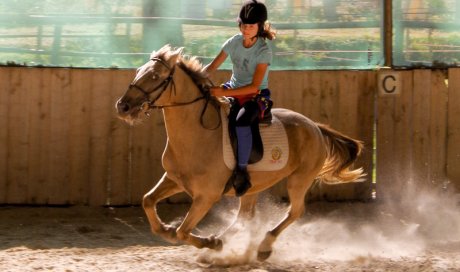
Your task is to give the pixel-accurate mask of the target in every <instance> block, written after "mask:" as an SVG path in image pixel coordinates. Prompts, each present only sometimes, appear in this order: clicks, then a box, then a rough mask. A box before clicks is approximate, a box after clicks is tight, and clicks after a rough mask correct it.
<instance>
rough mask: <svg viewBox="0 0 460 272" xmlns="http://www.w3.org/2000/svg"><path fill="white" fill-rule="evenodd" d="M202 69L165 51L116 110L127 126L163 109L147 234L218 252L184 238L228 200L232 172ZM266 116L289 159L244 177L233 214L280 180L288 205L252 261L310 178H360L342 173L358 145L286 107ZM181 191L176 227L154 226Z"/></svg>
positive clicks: (248, 209) (295, 210)
mask: <svg viewBox="0 0 460 272" xmlns="http://www.w3.org/2000/svg"><path fill="white" fill-rule="evenodd" d="M201 69H202V65H201V63H200V62H199V61H198V60H197V59H196V58H195V57H188V58H187V57H185V56H183V55H182V48H179V49H175V50H174V49H171V47H169V45H167V46H164V47H163V48H161V49H160V50H159V51H157V52H153V53H152V55H151V57H150V60H149V61H148V62H147V63H145V64H144V65H143V66H141V67H139V68H138V69H137V73H136V76H135V78H134V80H133V81H132V83H131V84H130V85H129V88H128V90H127V91H126V93H125V94H124V95H123V96H122V97H121V98H120V99H119V100H118V102H117V104H116V108H117V110H118V114H119V116H120V118H122V119H124V120H125V121H127V122H129V123H131V124H132V123H134V122H136V121H138V120H140V119H141V117H142V116H143V115H144V113H148V110H149V109H151V108H162V110H163V116H164V122H165V127H166V132H167V142H166V148H165V150H164V153H163V158H162V162H163V167H164V169H165V173H164V175H163V177H162V178H161V179H160V180H159V181H158V183H157V184H156V186H155V187H154V188H153V189H152V190H150V191H149V192H148V193H147V194H145V196H144V198H143V208H144V210H145V213H146V215H147V217H148V220H149V223H150V225H151V229H152V232H153V233H155V234H157V235H160V236H161V237H163V238H164V239H166V240H168V241H171V242H178V241H182V242H184V243H187V244H190V245H193V246H195V247H198V248H203V247H207V248H211V249H221V248H222V240H221V239H219V238H217V237H215V236H210V237H201V236H199V235H195V234H192V233H191V232H192V230H193V229H194V228H195V227H196V226H197V224H198V223H199V222H200V220H201V219H203V217H204V216H205V215H206V213H207V212H208V211H209V210H210V209H211V207H212V206H213V205H214V204H215V203H216V202H218V201H219V200H220V199H221V198H222V196H223V195H230V196H233V195H235V193H234V190H233V189H230V190H229V191H226V192H224V189H225V187H226V183H227V180H228V179H229V177H230V175H231V173H232V170H231V169H229V168H228V167H227V166H226V165H225V163H224V159H223V151H222V149H223V148H222V145H223V140H222V133H223V130H222V126H221V119H220V114H219V108H220V106H221V104H220V102H219V100H218V99H216V98H215V97H211V96H210V95H209V85H210V81H209V80H208V79H207V78H206V76H205V75H204V74H203V73H202V72H201ZM272 113H273V116H274V117H276V118H278V119H279V120H280V121H281V122H282V124H283V126H284V128H285V131H286V134H287V139H288V143H289V158H288V160H287V163H286V165H285V166H284V167H283V168H281V169H279V170H276V171H271V172H268V171H252V172H251V171H250V177H251V182H252V187H251V188H250V190H249V191H248V192H247V193H246V194H245V195H244V196H242V197H241V198H240V207H239V213H238V216H239V217H241V216H243V217H251V216H252V215H253V214H254V207H255V204H256V201H257V195H258V193H259V192H261V191H263V190H265V189H267V188H269V187H271V186H273V185H274V184H276V183H277V182H279V181H280V180H282V179H283V178H285V177H287V178H288V180H287V183H286V184H287V191H288V195H289V199H290V206H289V211H288V213H287V214H286V216H285V217H284V219H282V220H281V222H280V223H279V224H278V225H277V226H275V227H274V228H272V229H271V230H270V231H268V232H267V233H266V235H265V238H264V239H263V241H262V242H261V243H260V245H259V247H258V252H257V253H258V255H257V256H258V259H259V260H265V259H267V258H268V257H269V256H270V254H271V252H272V245H273V243H274V242H275V240H276V237H277V236H278V235H279V234H280V233H281V232H282V231H283V230H284V229H285V228H286V227H287V226H288V225H289V224H291V223H292V222H293V221H294V220H296V219H297V218H299V217H300V216H301V215H302V213H303V212H304V205H305V201H304V200H305V195H306V193H307V190H308V189H309V188H310V186H311V185H312V183H313V181H314V180H315V178H320V179H321V180H323V181H326V182H352V181H356V180H357V179H358V178H360V177H361V176H362V175H363V174H362V169H361V168H360V169H355V170H350V169H349V168H350V166H351V165H352V163H353V162H354V161H355V160H356V158H357V156H358V155H359V154H360V152H361V149H362V144H361V143H360V142H359V141H357V140H354V139H352V138H350V137H347V136H345V135H343V134H341V133H339V132H337V131H334V130H332V129H330V128H328V127H327V126H325V125H321V124H317V123H315V122H313V121H311V120H310V119H308V118H307V117H305V116H303V115H301V114H299V113H296V112H293V111H290V110H287V109H273V110H272ZM180 192H186V193H187V194H188V195H189V196H190V197H191V198H192V204H191V206H190V210H189V211H188V213H187V215H186V216H185V218H184V220H183V221H182V223H181V224H180V225H179V227H177V228H174V227H172V226H170V225H167V224H165V223H164V222H162V221H161V219H160V218H159V216H158V214H157V211H156V205H157V204H158V202H159V201H161V200H162V199H165V198H167V197H170V196H172V195H174V194H177V193H180Z"/></svg>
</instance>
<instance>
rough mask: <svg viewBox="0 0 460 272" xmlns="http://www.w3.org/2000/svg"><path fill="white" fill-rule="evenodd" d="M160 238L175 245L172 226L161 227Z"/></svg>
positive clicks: (175, 236) (174, 230) (175, 239)
mask: <svg viewBox="0 0 460 272" xmlns="http://www.w3.org/2000/svg"><path fill="white" fill-rule="evenodd" d="M161 237H163V239H165V240H166V241H168V242H169V243H171V244H177V235H176V228H174V227H172V226H163V232H162V233H161Z"/></svg>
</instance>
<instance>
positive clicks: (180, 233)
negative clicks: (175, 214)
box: [176, 192, 222, 250]
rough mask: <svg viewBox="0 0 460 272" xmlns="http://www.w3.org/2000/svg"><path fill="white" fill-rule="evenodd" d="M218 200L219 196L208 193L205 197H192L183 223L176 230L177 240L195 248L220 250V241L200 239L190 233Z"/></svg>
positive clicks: (212, 237) (210, 238)
mask: <svg viewBox="0 0 460 272" xmlns="http://www.w3.org/2000/svg"><path fill="white" fill-rule="evenodd" d="M220 198H221V195H220V194H216V195H213V194H211V193H209V192H208V195H206V196H204V195H200V196H198V197H194V198H193V202H192V205H191V207H190V210H189V211H188V213H187V215H186V216H185V218H184V221H183V222H182V224H181V225H180V226H179V227H178V228H177V231H176V234H177V238H178V239H179V240H182V241H183V242H185V243H187V244H190V245H193V246H195V247H197V248H204V247H207V248H210V249H216V250H220V249H222V240H220V239H218V238H216V237H215V236H209V237H201V236H198V235H195V234H192V233H191V232H192V230H193V229H194V228H195V227H196V225H197V224H198V223H199V222H200V221H201V219H203V217H204V216H205V215H206V213H207V212H208V211H209V210H210V209H211V207H212V206H213V205H214V204H215V203H216V202H217V201H219V199H220Z"/></svg>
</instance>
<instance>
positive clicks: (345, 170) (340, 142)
mask: <svg viewBox="0 0 460 272" xmlns="http://www.w3.org/2000/svg"><path fill="white" fill-rule="evenodd" d="M317 125H318V127H319V129H320V130H321V133H322V134H323V136H324V139H325V141H326V146H327V158H326V162H325V163H324V166H323V168H322V169H321V171H320V173H319V175H318V176H319V178H321V180H322V181H324V182H326V183H340V182H353V181H358V180H359V178H361V177H363V176H365V174H363V169H362V168H358V169H354V170H352V169H350V166H351V165H352V164H353V163H354V162H355V161H356V159H357V158H358V156H359V155H360V154H361V151H362V150H363V144H362V142H360V141H358V140H355V139H352V138H350V137H348V136H346V135H344V134H342V133H340V132H338V131H336V130H333V129H332V128H330V127H328V126H326V125H323V124H317Z"/></svg>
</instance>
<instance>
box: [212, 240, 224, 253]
mask: <svg viewBox="0 0 460 272" xmlns="http://www.w3.org/2000/svg"><path fill="white" fill-rule="evenodd" d="M214 244H215V246H214V249H215V250H217V251H221V250H222V248H223V247H224V243H222V240H220V239H216V240H215V241H214Z"/></svg>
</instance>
